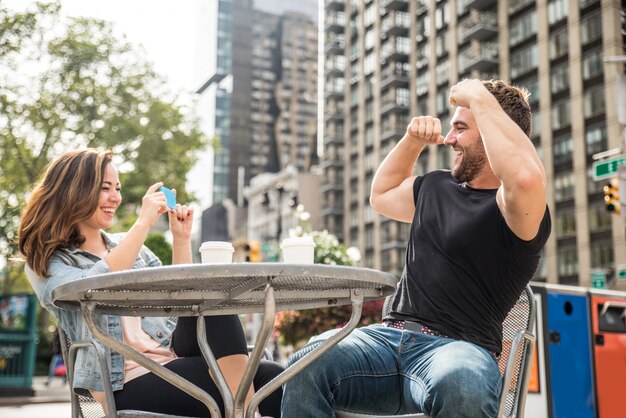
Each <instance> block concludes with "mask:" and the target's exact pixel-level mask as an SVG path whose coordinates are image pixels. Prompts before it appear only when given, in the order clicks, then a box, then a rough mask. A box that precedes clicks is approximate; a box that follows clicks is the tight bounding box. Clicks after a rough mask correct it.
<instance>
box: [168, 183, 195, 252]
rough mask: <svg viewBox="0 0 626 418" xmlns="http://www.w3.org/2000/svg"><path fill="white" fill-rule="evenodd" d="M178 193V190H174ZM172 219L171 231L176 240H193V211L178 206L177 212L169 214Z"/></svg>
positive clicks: (173, 211)
mask: <svg viewBox="0 0 626 418" xmlns="http://www.w3.org/2000/svg"><path fill="white" fill-rule="evenodd" d="M174 193H176V189H174ZM168 215H169V218H170V231H172V237H173V238H174V239H175V240H178V239H181V240H189V239H191V227H192V225H193V209H192V208H188V207H187V206H185V205H181V204H177V205H176V210H173V209H171V210H170V211H169V212H168Z"/></svg>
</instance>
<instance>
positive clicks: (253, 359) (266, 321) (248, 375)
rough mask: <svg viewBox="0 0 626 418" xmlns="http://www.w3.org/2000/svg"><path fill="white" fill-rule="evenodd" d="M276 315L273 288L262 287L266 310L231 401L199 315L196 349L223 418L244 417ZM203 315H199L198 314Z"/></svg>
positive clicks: (202, 320) (202, 319) (230, 395)
mask: <svg viewBox="0 0 626 418" xmlns="http://www.w3.org/2000/svg"><path fill="white" fill-rule="evenodd" d="M275 312H276V302H275V299H274V288H273V287H272V286H271V285H270V284H268V285H267V286H266V287H265V309H264V311H263V323H262V325H261V330H260V331H259V334H258V335H257V338H256V341H255V344H254V349H253V350H252V353H251V354H250V357H249V358H248V364H247V365H246V368H245V371H244V374H243V376H242V377H241V383H240V384H239V387H238V389H237V393H236V395H235V398H234V401H233V395H232V393H231V392H230V389H229V388H228V385H227V383H226V380H225V379H224V375H223V374H222V371H221V370H220V367H219V365H218V364H217V361H216V360H215V356H214V355H213V352H212V351H211V348H210V347H209V344H208V342H207V339H206V328H205V326H204V316H202V315H200V317H198V327H197V332H196V334H197V336H198V345H199V346H200V351H202V355H203V356H204V359H205V360H206V362H207V364H208V365H209V369H210V370H211V374H212V375H213V377H214V378H215V382H216V384H217V387H218V389H219V391H220V393H221V394H222V399H223V401H224V413H225V418H243V417H244V416H245V415H244V414H245V410H244V408H245V405H244V403H245V401H246V395H247V393H248V391H249V390H250V387H251V386H252V383H253V380H254V375H255V374H256V372H257V370H258V368H259V364H260V363H261V357H262V356H263V353H264V350H265V346H266V345H267V341H268V340H269V337H270V335H271V332H272V329H273V327H274V317H275ZM201 314H202V312H201ZM255 410H256V407H255V408H254V409H253V410H252V415H250V416H254V411H255Z"/></svg>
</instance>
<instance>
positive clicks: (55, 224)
mask: <svg viewBox="0 0 626 418" xmlns="http://www.w3.org/2000/svg"><path fill="white" fill-rule="evenodd" d="M111 158H112V154H111V151H99V150H95V149H92V148H88V149H82V150H74V151H68V152H66V153H64V154H62V155H61V156H60V157H58V158H57V159H56V160H54V161H53V162H52V163H50V165H49V166H48V168H47V169H46V172H45V174H44V175H43V177H42V179H41V180H40V181H39V183H38V184H37V185H36V186H35V188H34V189H33V192H32V194H31V196H30V199H29V200H28V203H27V204H26V208H25V209H24V212H23V213H22V217H21V219H20V225H19V229H18V245H19V250H20V252H21V253H22V254H23V255H24V257H25V259H26V263H27V264H28V266H29V267H30V268H31V269H33V271H34V272H35V273H37V275H39V276H40V277H46V276H47V269H48V264H49V263H50V259H51V258H52V254H54V252H55V251H56V250H58V249H59V248H71V247H77V246H79V245H80V244H82V243H83V242H84V240H85V238H84V237H83V236H81V235H80V232H79V230H78V223H79V222H82V221H85V220H87V219H89V218H90V217H91V215H92V214H93V213H94V212H95V210H96V209H97V207H98V202H99V199H100V187H101V185H102V179H103V177H104V169H105V168H106V166H107V164H109V163H110V162H111Z"/></svg>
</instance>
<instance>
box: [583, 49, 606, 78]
mask: <svg viewBox="0 0 626 418" xmlns="http://www.w3.org/2000/svg"><path fill="white" fill-rule="evenodd" d="M582 65H583V80H589V79H590V78H593V77H596V76H598V75H600V74H602V71H603V68H602V48H596V49H593V50H591V51H589V52H587V53H585V55H583V61H582Z"/></svg>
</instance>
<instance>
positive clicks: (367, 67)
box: [363, 52, 377, 75]
mask: <svg viewBox="0 0 626 418" xmlns="http://www.w3.org/2000/svg"><path fill="white" fill-rule="evenodd" d="M376 64H377V62H376V56H375V55H374V53H373V52H371V53H369V54H367V55H366V56H365V59H363V74H364V75H368V74H371V73H373V72H374V68H375V67H376Z"/></svg>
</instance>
